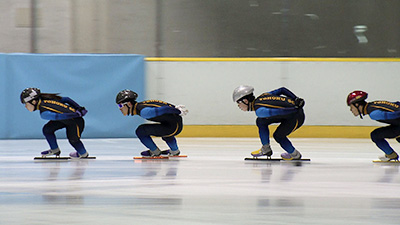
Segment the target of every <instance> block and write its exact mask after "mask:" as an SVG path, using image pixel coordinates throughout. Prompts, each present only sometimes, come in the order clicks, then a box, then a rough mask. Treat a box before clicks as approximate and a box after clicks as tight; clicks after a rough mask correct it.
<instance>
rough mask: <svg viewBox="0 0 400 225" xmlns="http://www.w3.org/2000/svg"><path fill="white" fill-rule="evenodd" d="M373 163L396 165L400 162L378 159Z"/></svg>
mask: <svg viewBox="0 0 400 225" xmlns="http://www.w3.org/2000/svg"><path fill="white" fill-rule="evenodd" d="M372 162H374V163H389V164H390V163H393V164H396V163H400V161H398V160H389V161H382V160H379V159H377V160H372Z"/></svg>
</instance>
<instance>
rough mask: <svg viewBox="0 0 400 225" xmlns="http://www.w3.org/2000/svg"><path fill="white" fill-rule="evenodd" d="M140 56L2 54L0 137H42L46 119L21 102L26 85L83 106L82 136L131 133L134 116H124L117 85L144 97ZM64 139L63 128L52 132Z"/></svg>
mask: <svg viewBox="0 0 400 225" xmlns="http://www.w3.org/2000/svg"><path fill="white" fill-rule="evenodd" d="M144 70H145V66H144V56H142V55H132V54H118V55H113V54H101V55H99V54H0V92H1V94H0V101H1V104H0V138H2V139H9V138H13V139H17V138H43V135H42V127H43V125H44V124H45V123H47V121H46V120H43V119H41V118H40V115H39V112H38V111H34V112H29V111H28V110H26V109H25V107H24V105H23V104H21V102H20V93H21V91H22V90H23V89H25V88H27V87H38V88H40V89H41V91H42V92H46V93H60V95H61V96H68V97H70V98H72V99H73V100H75V101H76V102H77V103H78V104H80V105H82V106H84V107H86V109H87V110H88V113H87V114H86V116H85V117H84V118H85V122H86V126H85V130H84V132H83V134H82V137H83V138H103V137H135V128H136V127H137V126H138V125H139V124H141V123H142V122H143V120H142V119H140V118H138V117H131V116H129V117H124V116H123V115H122V114H121V112H120V111H119V109H118V107H117V106H116V104H115V97H116V95H117V93H118V92H119V91H120V90H123V89H131V90H134V91H135V92H137V93H138V94H139V98H138V100H139V101H140V100H144V99H145V96H144V95H145V71H144ZM56 135H57V137H60V138H65V129H63V130H60V131H58V132H57V133H56Z"/></svg>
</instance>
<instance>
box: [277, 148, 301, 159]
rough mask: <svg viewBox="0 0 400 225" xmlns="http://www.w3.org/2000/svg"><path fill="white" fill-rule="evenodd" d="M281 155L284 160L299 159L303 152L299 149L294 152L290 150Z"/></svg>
mask: <svg viewBox="0 0 400 225" xmlns="http://www.w3.org/2000/svg"><path fill="white" fill-rule="evenodd" d="M281 157H282V159H283V160H299V159H301V154H300V152H299V151H297V150H294V152H293V153H288V152H285V153H282V154H281Z"/></svg>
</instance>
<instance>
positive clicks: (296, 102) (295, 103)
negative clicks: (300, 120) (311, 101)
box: [294, 98, 306, 109]
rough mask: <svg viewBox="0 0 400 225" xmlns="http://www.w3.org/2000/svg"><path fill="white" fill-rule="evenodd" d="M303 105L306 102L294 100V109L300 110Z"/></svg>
mask: <svg viewBox="0 0 400 225" xmlns="http://www.w3.org/2000/svg"><path fill="white" fill-rule="evenodd" d="M305 104H306V102H305V101H304V99H302V98H296V99H295V100H294V105H295V106H296V108H300V109H301V108H303V107H304V105H305Z"/></svg>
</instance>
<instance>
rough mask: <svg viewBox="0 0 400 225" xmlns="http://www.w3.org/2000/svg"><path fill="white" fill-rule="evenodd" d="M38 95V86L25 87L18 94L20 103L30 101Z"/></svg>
mask: <svg viewBox="0 0 400 225" xmlns="http://www.w3.org/2000/svg"><path fill="white" fill-rule="evenodd" d="M39 97H40V89H39V88H25V89H24V90H23V91H22V92H21V95H20V100H21V103H22V104H25V103H27V102H30V101H32V100H35V99H38V98H39Z"/></svg>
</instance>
